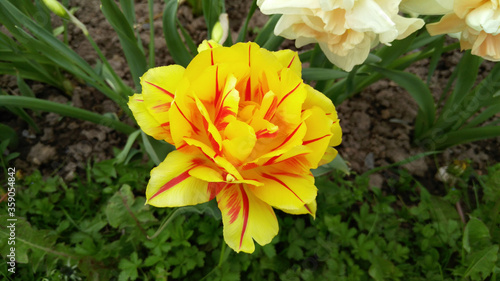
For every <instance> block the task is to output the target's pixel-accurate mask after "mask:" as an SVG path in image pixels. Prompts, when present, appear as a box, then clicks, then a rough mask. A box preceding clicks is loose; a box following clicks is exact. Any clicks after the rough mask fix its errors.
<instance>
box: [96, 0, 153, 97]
mask: <svg viewBox="0 0 500 281" xmlns="http://www.w3.org/2000/svg"><path fill="white" fill-rule="evenodd" d="M131 5H132V6H133V4H131ZM125 7H127V6H125ZM101 9H102V12H103V14H104V16H105V17H106V19H107V20H108V21H109V23H110V24H111V26H112V27H113V29H114V30H115V31H116V33H117V34H118V38H119V39H120V43H121V46H122V48H123V52H124V54H125V57H126V58H127V62H128V65H129V67H130V72H131V73H132V78H133V79H134V84H135V86H136V88H138V89H140V81H139V78H140V77H141V76H142V75H143V74H144V72H146V70H147V61H146V56H145V54H144V50H143V49H142V45H139V44H140V41H139V40H138V39H137V38H136V37H135V34H134V29H133V23H130V22H129V19H128V18H126V17H125V15H123V13H122V12H121V11H120V9H119V8H118V6H117V5H116V4H115V2H114V1H113V0H102V1H101ZM128 16H129V17H130V15H128Z"/></svg>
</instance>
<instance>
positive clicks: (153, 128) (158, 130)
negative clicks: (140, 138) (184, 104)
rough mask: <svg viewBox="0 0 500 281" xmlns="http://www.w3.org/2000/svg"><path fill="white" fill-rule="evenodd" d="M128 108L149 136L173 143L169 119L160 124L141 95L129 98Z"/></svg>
mask: <svg viewBox="0 0 500 281" xmlns="http://www.w3.org/2000/svg"><path fill="white" fill-rule="evenodd" d="M128 106H129V108H130V110H131V111H132V113H133V114H134V118H135V120H136V121H137V124H139V126H140V127H141V129H142V130H143V131H144V132H145V133H146V134H148V135H150V136H152V137H154V138H155V139H158V140H165V141H167V142H169V143H172V142H173V141H172V135H171V133H170V122H168V118H166V119H165V120H162V121H166V122H164V123H160V122H159V121H158V120H156V118H154V116H153V115H152V114H151V113H150V111H149V110H148V109H147V107H146V104H145V103H144V97H143V95H141V94H135V95H133V96H131V97H130V98H129V102H128Z"/></svg>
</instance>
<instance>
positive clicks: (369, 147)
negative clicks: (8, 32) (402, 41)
mask: <svg viewBox="0 0 500 281" xmlns="http://www.w3.org/2000/svg"><path fill="white" fill-rule="evenodd" d="M250 2H251V1H227V3H226V10H227V11H228V14H229V22H230V27H231V33H232V36H233V38H234V39H235V38H236V36H237V32H238V31H239V29H240V28H241V25H242V23H243V21H244V20H245V17H246V13H247V11H248V6H249V4H250ZM70 5H71V6H72V7H75V6H76V7H79V9H78V11H77V12H76V14H75V15H76V17H77V18H79V19H80V20H81V21H82V22H83V23H84V24H85V25H86V26H87V28H88V29H89V32H90V34H91V35H92V36H93V38H94V40H95V41H96V42H97V43H98V45H99V47H100V48H101V49H102V51H103V53H104V55H105V56H106V57H107V58H108V59H109V60H110V63H111V64H112V66H113V67H114V69H115V70H116V71H117V73H118V75H119V76H120V77H122V78H123V79H124V80H125V81H127V83H128V84H129V85H132V81H131V76H130V74H129V71H128V67H127V63H126V60H125V57H124V55H123V53H122V51H121V49H120V47H119V46H120V45H119V40H118V37H117V36H116V33H115V32H114V30H113V29H112V28H111V26H110V25H109V23H108V22H107V21H106V20H105V18H104V17H103V15H102V13H101V12H100V10H99V1H98V0H72V1H70ZM163 6H164V2H163V1H155V5H154V11H155V15H157V16H156V17H155V21H154V23H153V24H152V25H151V24H150V23H149V22H148V20H147V18H148V14H147V3H146V1H136V7H137V9H136V16H137V20H138V22H139V24H138V25H137V27H136V29H137V32H138V33H139V34H140V36H141V39H142V40H143V42H144V44H145V49H146V50H147V44H148V43H149V28H150V27H151V26H153V27H154V29H155V33H156V38H155V55H156V65H168V64H173V63H174V62H173V60H172V58H171V56H170V55H169V53H168V50H167V48H166V44H165V40H164V39H163V33H162V29H161V26H162V23H161V13H162V11H163ZM178 15H179V19H180V21H181V23H182V24H183V26H184V27H185V28H186V29H187V30H188V32H189V33H190V34H192V36H193V39H194V41H195V43H201V42H202V41H203V39H205V38H206V35H207V30H206V26H205V22H204V19H203V16H201V15H193V13H192V10H191V8H190V7H189V6H188V5H187V4H186V3H183V4H182V5H181V6H180V7H179V14H178ZM266 20H267V16H265V15H262V14H260V13H259V11H258V10H257V11H256V14H255V15H254V17H253V18H252V20H251V22H250V28H249V37H248V39H250V40H251V39H253V38H254V37H255V34H253V32H252V31H253V30H254V29H255V28H261V27H262V26H263V25H264V24H265V22H266ZM53 23H54V25H56V26H57V24H60V21H59V20H58V19H53ZM69 42H70V46H71V47H72V48H73V49H74V50H75V51H76V52H77V53H78V54H80V55H81V56H82V57H83V58H84V59H85V60H86V61H88V62H89V63H90V64H91V65H94V64H95V62H96V58H97V55H96V54H95V52H94V50H93V49H92V47H91V46H90V44H89V43H88V42H87V41H86V39H85V38H84V36H83V35H82V34H81V32H80V31H79V30H78V29H77V28H76V27H74V26H72V27H71V28H70V41H69ZM282 46H284V47H287V48H294V46H293V42H292V41H289V40H286V41H285V42H284V43H283V45H282ZM300 51H301V50H299V52H300ZM460 57H461V54H460V53H459V52H458V51H457V52H453V53H449V54H446V55H445V56H443V58H442V60H441V62H440V64H439V66H438V70H437V72H436V73H435V74H434V76H433V79H432V88H431V90H432V92H433V94H434V95H435V97H436V100H437V98H438V97H439V96H440V95H441V94H442V91H443V89H442V87H444V86H443V85H445V84H446V82H447V81H448V78H449V77H450V74H451V72H452V71H453V69H454V67H456V65H457V63H458V61H459V59H460ZM491 65H492V64H491V63H484V64H483V66H482V67H481V73H480V76H485V75H486V74H487V73H488V71H489V69H491ZM427 69H428V62H427V61H421V62H419V63H416V64H415V65H412V66H411V67H410V68H409V69H408V71H410V72H412V73H415V74H417V75H419V76H420V77H421V78H422V79H426V75H427V71H428V70H427ZM72 82H73V84H74V86H75V90H74V92H73V94H72V96H67V95H65V94H64V93H62V92H61V91H59V90H57V89H54V88H52V87H50V86H47V85H42V84H40V83H38V82H33V81H28V83H29V84H30V85H31V86H32V88H33V90H34V92H35V94H36V96H37V97H39V98H44V99H48V100H51V101H56V102H60V103H65V104H68V103H69V104H72V105H73V106H76V107H80V108H84V109H87V110H91V111H94V112H97V113H108V112H109V113H115V114H117V115H119V116H121V113H120V108H119V107H118V106H117V105H115V104H114V103H113V102H112V101H111V100H109V99H108V98H106V97H105V96H104V95H103V94H101V93H99V92H98V91H96V90H95V89H94V88H91V87H89V86H87V85H84V84H81V83H79V82H78V81H76V80H72ZM0 87H1V88H2V89H4V90H5V91H7V92H9V93H10V94H14V95H18V94H19V90H18V88H17V85H16V79H15V78H13V77H8V76H4V77H0ZM417 110H418V107H417V104H416V103H415V102H414V100H413V99H412V98H411V97H410V95H409V94H408V93H407V92H406V91H405V90H404V89H402V88H401V87H399V86H397V85H396V84H395V83H393V82H391V81H388V80H381V81H379V82H377V83H374V84H373V85H371V86H370V87H369V88H367V89H366V90H364V91H363V92H361V93H360V94H358V95H356V96H354V97H353V98H350V99H348V100H346V101H345V102H344V103H342V104H341V105H337V111H338V113H339V117H340V119H341V126H342V129H343V142H342V144H341V145H340V146H339V147H338V150H339V152H340V154H341V155H342V157H343V158H344V159H345V160H346V161H347V162H348V164H349V165H350V167H351V168H352V170H353V171H355V172H356V173H363V172H366V171H368V170H370V169H373V168H374V167H380V166H384V165H389V164H392V163H395V162H398V161H401V160H404V159H406V158H408V157H410V156H412V155H416V154H418V153H420V152H423V151H424V150H423V149H422V148H419V147H417V146H414V145H413V144H412V133H413V128H414V127H413V122H414V120H415V117H416V114H417ZM0 112H1V114H0V122H2V123H5V124H8V125H9V126H11V127H13V128H15V130H16V131H17V132H18V133H19V137H20V145H19V147H18V148H17V149H16V151H19V152H20V153H21V155H20V157H18V158H17V159H16V160H15V163H14V165H15V166H16V167H17V169H18V170H22V171H24V172H25V173H31V172H32V171H33V170H34V169H40V170H41V171H42V173H43V174H44V175H53V174H59V175H61V176H62V177H63V178H64V179H66V180H71V179H73V178H74V177H75V176H76V175H77V174H82V173H83V172H84V171H85V167H86V165H87V164H88V162H89V161H90V162H91V161H100V160H104V159H109V158H112V157H113V156H114V154H113V149H112V148H113V147H119V148H121V147H123V146H124V144H125V142H126V136H125V135H124V134H121V133H118V132H116V131H113V130H112V129H109V128H107V127H103V126H99V125H95V124H92V123H89V122H84V121H80V120H75V119H71V118H66V117H61V116H59V115H57V114H54V113H45V112H39V113H35V112H30V114H31V115H32V116H33V118H34V120H35V121H36V123H37V124H38V126H39V127H40V128H41V130H42V132H41V133H36V132H34V131H33V129H31V128H29V126H28V125H27V124H26V123H25V122H23V121H22V120H20V119H19V118H17V117H16V116H15V115H13V114H11V113H10V112H8V111H5V110H1V111H0ZM125 122H127V123H129V124H133V122H132V120H125ZM499 147H500V138H495V139H491V140H487V141H479V142H475V143H470V144H465V145H459V146H456V147H453V148H451V149H447V150H446V151H444V152H443V153H442V154H439V155H437V156H436V157H426V158H422V159H420V160H417V161H414V162H412V163H409V164H407V165H405V166H404V168H405V169H407V170H408V171H409V172H410V173H411V174H412V175H414V176H415V177H416V178H418V179H420V180H422V182H424V183H427V184H430V185H433V186H438V185H439V184H438V183H437V182H436V181H435V180H434V175H435V174H436V171H437V169H438V167H439V166H445V165H447V164H449V163H450V162H451V161H453V160H455V159H459V160H465V159H469V160H471V165H472V167H473V168H474V169H476V170H477V171H479V172H484V171H485V169H486V168H487V166H488V165H491V164H494V163H497V162H498V161H499V160H500V151H499ZM436 163H437V165H436ZM393 176H395V174H394V173H392V172H390V171H383V172H381V173H378V174H374V175H371V183H372V185H373V186H377V187H383V186H384V183H385V181H386V179H387V178H388V177H393ZM428 188H431V186H429V187H428Z"/></svg>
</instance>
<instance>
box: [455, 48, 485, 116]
mask: <svg viewBox="0 0 500 281" xmlns="http://www.w3.org/2000/svg"><path fill="white" fill-rule="evenodd" d="M482 61H483V59H482V58H481V57H479V56H475V55H472V54H471V53H470V51H467V52H465V53H464V55H463V57H462V59H461V60H460V63H459V64H458V66H457V69H458V75H457V83H456V85H455V88H454V90H453V93H452V94H451V97H450V99H449V100H448V101H447V102H446V103H447V104H449V106H448V107H453V106H454V105H458V104H460V103H461V102H462V100H463V99H464V98H465V97H466V95H467V93H468V92H469V91H470V90H471V89H472V87H473V86H474V83H476V78H477V74H478V72H479V71H478V70H479V66H480V65H481V62H482Z"/></svg>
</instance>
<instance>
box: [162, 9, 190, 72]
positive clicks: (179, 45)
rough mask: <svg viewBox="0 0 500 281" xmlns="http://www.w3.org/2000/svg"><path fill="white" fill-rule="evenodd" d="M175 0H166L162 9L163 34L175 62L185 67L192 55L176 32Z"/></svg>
mask: <svg viewBox="0 0 500 281" xmlns="http://www.w3.org/2000/svg"><path fill="white" fill-rule="evenodd" d="M177 5H178V2H177V0H166V1H165V9H164V10H163V34H164V35H165V41H166V43H167V47H168V51H169V52H170V54H171V55H172V58H173V59H174V61H175V63H177V64H180V65H182V66H184V67H186V66H187V65H188V64H189V63H190V62H191V60H192V59H193V56H192V55H191V54H190V53H189V51H188V49H187V47H186V45H185V44H184V42H183V41H182V38H181V36H180V35H179V32H177V24H176V18H177Z"/></svg>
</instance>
